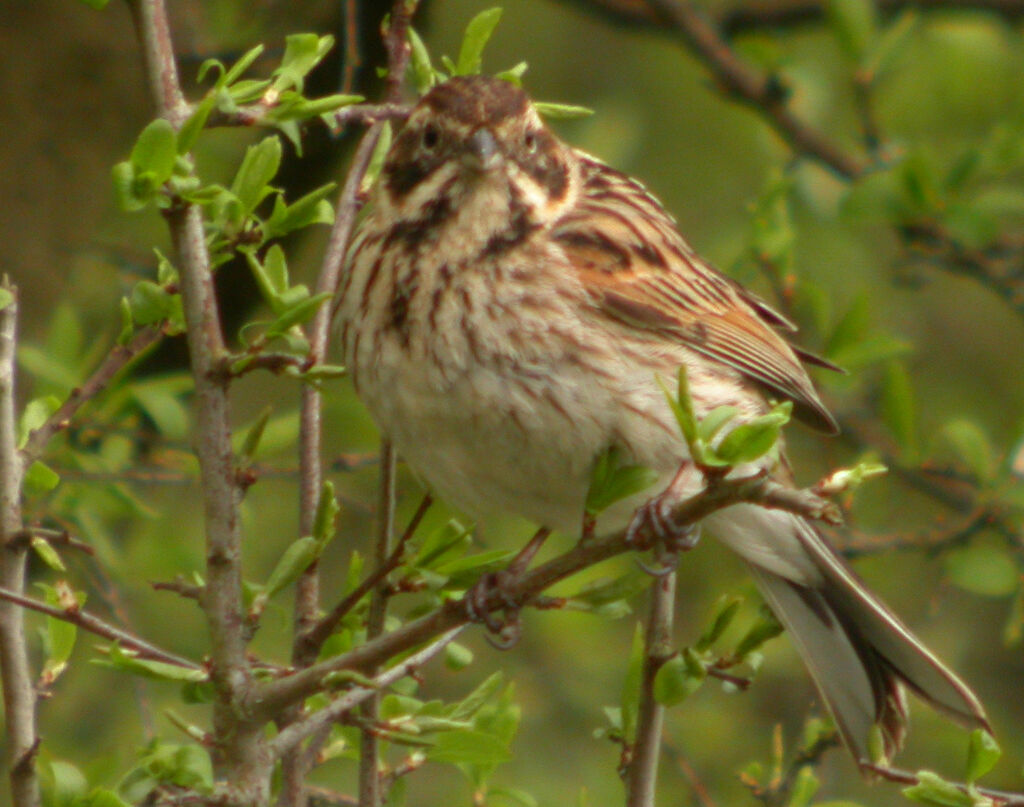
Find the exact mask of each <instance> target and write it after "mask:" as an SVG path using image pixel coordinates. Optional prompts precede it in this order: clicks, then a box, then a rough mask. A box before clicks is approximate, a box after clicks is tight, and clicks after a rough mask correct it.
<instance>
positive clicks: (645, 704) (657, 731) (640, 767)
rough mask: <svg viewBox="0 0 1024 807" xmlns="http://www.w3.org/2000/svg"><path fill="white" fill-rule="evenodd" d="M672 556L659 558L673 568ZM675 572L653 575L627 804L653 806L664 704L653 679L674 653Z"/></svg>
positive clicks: (667, 566)
mask: <svg viewBox="0 0 1024 807" xmlns="http://www.w3.org/2000/svg"><path fill="white" fill-rule="evenodd" d="M675 555H676V556H675V557H673V556H668V557H665V558H659V561H661V562H662V563H663V564H664V566H665V567H666V568H674V567H675V563H676V562H677V561H678V556H677V555H678V553H675ZM675 599H676V573H675V572H674V571H672V572H669V573H668V574H666V575H662V576H660V577H656V578H655V579H654V582H653V583H652V585H651V604H650V614H649V615H648V620H647V629H646V636H645V637H644V661H643V671H642V673H641V678H640V706H639V711H638V714H637V726H636V738H635V740H634V742H633V747H632V754H631V759H630V762H629V768H628V774H627V776H628V778H627V783H626V787H627V795H626V805H627V807H654V803H655V802H654V791H655V785H656V784H657V781H658V760H659V757H660V756H661V729H662V725H663V723H664V719H665V707H664V706H662V705H661V704H660V703H658V701H657V700H656V699H655V697H654V679H655V677H656V676H657V674H658V670H660V669H661V667H662V665H663V664H664V663H665V662H666V661H668V660H669V659H670V658H671V657H672V654H673V648H672V616H673V613H674V611H675Z"/></svg>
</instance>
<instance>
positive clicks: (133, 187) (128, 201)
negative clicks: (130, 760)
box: [110, 160, 152, 213]
mask: <svg viewBox="0 0 1024 807" xmlns="http://www.w3.org/2000/svg"><path fill="white" fill-rule="evenodd" d="M110 180H111V183H112V184H113V187H114V201H115V202H116V203H117V206H118V207H119V208H120V209H121V210H123V211H125V212H126V213H134V212H135V211H137V210H142V208H144V207H145V206H146V205H147V204H149V199H150V196H151V195H152V190H151V189H150V190H148V191H143V192H140V190H142V189H140V188H139V187H138V185H137V183H136V181H135V169H134V168H133V167H132V164H131V163H130V162H128V161H127V160H125V161H124V162H120V163H117V164H116V165H115V166H114V167H113V168H112V169H111V170H110Z"/></svg>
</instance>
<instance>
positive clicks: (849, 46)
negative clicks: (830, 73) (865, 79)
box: [827, 0, 878, 65]
mask: <svg viewBox="0 0 1024 807" xmlns="http://www.w3.org/2000/svg"><path fill="white" fill-rule="evenodd" d="M827 9H828V16H829V21H830V22H831V23H832V30H833V31H834V32H835V35H836V38H837V39H838V40H839V45H840V47H841V48H842V49H843V51H844V52H845V53H846V55H847V56H848V57H849V58H850V59H851V60H852V61H853V62H854V63H855V64H858V65H859V64H860V63H861V61H862V60H863V59H864V54H865V53H866V52H867V49H868V46H869V45H870V44H871V41H872V40H873V39H874V36H875V30H876V28H877V27H878V19H877V14H876V12H875V5H874V3H872V2H871V0H829V2H828V4H827Z"/></svg>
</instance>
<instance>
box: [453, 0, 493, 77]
mask: <svg viewBox="0 0 1024 807" xmlns="http://www.w3.org/2000/svg"><path fill="white" fill-rule="evenodd" d="M500 19H501V9H500V8H489V9H487V10H486V11H481V12H480V13H479V14H477V15H476V16H475V17H473V19H471V20H470V21H469V24H468V25H467V26H466V33H465V34H464V35H463V37H462V46H461V47H460V48H459V60H458V62H457V63H456V64H455V69H454V71H453V72H454V74H455V75H457V76H471V75H476V74H477V73H479V72H480V68H481V66H482V65H483V53H484V48H485V47H486V45H487V41H488V40H489V39H490V38H491V34H493V33H494V29H495V27H496V26H497V24H498V20H500Z"/></svg>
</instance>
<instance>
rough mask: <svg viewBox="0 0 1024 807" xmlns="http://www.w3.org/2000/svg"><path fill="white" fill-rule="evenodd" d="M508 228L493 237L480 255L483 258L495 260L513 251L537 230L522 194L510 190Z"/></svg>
mask: <svg viewBox="0 0 1024 807" xmlns="http://www.w3.org/2000/svg"><path fill="white" fill-rule="evenodd" d="M510 190H511V191H512V196H511V198H510V199H509V221H508V227H507V228H506V229H504V230H501V231H500V232H497V233H495V234H494V235H492V236H491V237H490V238H489V239H488V240H487V243H486V244H485V245H484V248H483V250H482V251H481V253H480V257H481V258H493V257H494V256H495V255H500V254H501V253H502V252H505V251H506V250H509V249H513V248H514V247H517V246H519V245H520V244H521V243H523V241H525V240H526V239H527V238H528V237H529V235H530V233H532V232H533V231H534V230H536V229H537V226H538V225H536V224H534V223H533V222H532V221H530V210H529V208H528V207H527V206H526V204H525V203H524V202H523V199H522V196H521V194H519V193H518V192H517V191H516V190H515V189H514V188H510Z"/></svg>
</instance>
